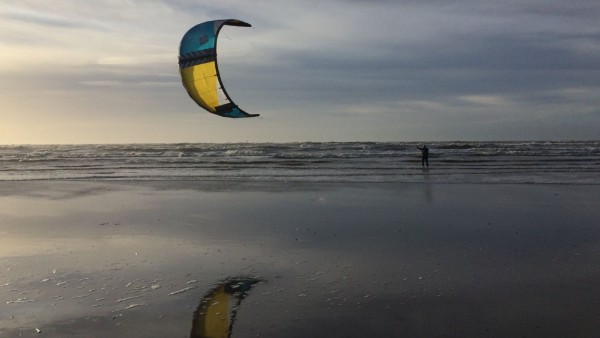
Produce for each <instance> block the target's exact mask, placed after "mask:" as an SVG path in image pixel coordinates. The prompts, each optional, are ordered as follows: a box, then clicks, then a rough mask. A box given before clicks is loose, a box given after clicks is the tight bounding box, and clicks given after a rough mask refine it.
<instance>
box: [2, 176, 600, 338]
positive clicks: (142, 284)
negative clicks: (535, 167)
mask: <svg viewBox="0 0 600 338" xmlns="http://www.w3.org/2000/svg"><path fill="white" fill-rule="evenodd" d="M62 184H66V185H67V186H68V189H66V191H68V194H65V195H60V194H59V193H57V192H56V191H61V184H60V183H54V185H46V184H35V183H31V184H30V186H29V188H28V189H25V190H24V191H25V193H23V191H21V190H18V189H16V188H13V189H12V190H11V191H13V192H12V193H5V194H4V195H1V196H0V234H1V237H0V301H1V302H2V305H1V306H2V316H0V336H2V337H4V336H7V337H12V336H22V337H40V336H47V337H58V338H61V337H107V336H115V337H190V335H192V332H201V333H200V334H197V335H196V336H197V337H198V336H201V335H202V334H204V335H205V336H207V337H208V336H209V335H208V333H207V332H209V331H206V330H205V329H203V330H204V331H203V330H200V329H198V327H199V326H202V325H207V323H212V324H210V325H213V326H212V329H214V330H217V328H218V329H219V330H220V331H210V332H221V333H222V332H227V334H231V337H248V336H260V337H287V338H295V337H313V336H323V337H364V336H402V335H408V336H411V335H412V336H414V335H421V336H436V335H437V336H439V335H444V334H448V335H460V333H464V335H469V334H470V335H477V334H481V335H486V333H489V332H492V333H494V334H496V335H512V334H509V333H515V332H517V333H522V334H524V335H527V334H529V333H532V332H543V333H549V332H559V333H562V332H567V331H569V330H570V331H569V332H575V331H577V330H579V331H577V332H580V333H581V332H583V331H582V330H587V329H593V328H596V327H595V325H596V324H594V323H592V322H590V323H588V322H586V321H585V318H592V317H593V316H587V317H576V318H574V317H570V319H572V321H571V322H572V323H574V324H573V325H574V326H577V327H570V326H568V325H567V324H561V325H562V326H557V324H555V322H554V321H548V320H546V319H547V318H550V317H552V316H555V315H560V313H561V311H563V309H564V308H566V307H569V306H570V305H573V304H577V305H578V306H580V308H581V307H583V308H588V309H591V308H593V307H594V304H593V302H592V301H590V299H595V298H597V297H600V287H596V286H595V285H596V284H597V283H595V281H596V280H597V278H599V277H600V269H599V268H598V266H600V265H599V264H597V263H598V257H599V255H598V253H599V252H600V248H599V247H598V244H597V243H598V242H600V241H599V239H600V235H599V234H598V231H597V230H596V227H595V226H594V225H595V222H596V221H597V217H596V216H597V214H594V212H593V211H590V210H591V209H589V207H586V205H582V204H581V203H577V199H575V198H572V197H573V196H570V197H569V194H571V195H574V196H579V195H580V194H581V193H582V188H581V187H579V188H578V189H574V190H573V191H568V189H567V190H564V189H565V188H562V189H563V190H562V191H561V195H563V196H566V197H563V196H561V199H558V198H557V197H556V195H553V194H548V193H547V190H549V189H551V187H535V188H529V189H528V190H527V191H526V192H527V193H528V194H515V193H512V192H510V189H508V188H503V189H505V190H509V191H508V192H505V191H502V189H498V188H495V189H497V190H495V191H496V192H497V193H498V195H497V196H498V197H497V196H496V195H490V194H484V193H485V190H484V189H483V188H481V187H477V186H469V187H457V188H454V187H452V186H443V187H439V186H427V187H423V186H401V187H399V188H398V189H389V188H381V187H380V188H364V187H359V188H343V189H337V188H332V187H328V188H326V189H320V188H319V189H316V188H315V189H308V188H306V189H296V190H291V191H286V190H285V189H271V190H261V189H248V190H240V191H235V190H234V191H230V190H225V191H223V190H218V189H217V190H215V189H212V190H208V191H206V190H202V189H188V188H183V187H179V188H176V189H175V188H168V187H165V186H160V187H156V186H153V185H144V184H134V185H131V186H128V185H125V186H122V185H115V186H111V185H110V184H106V183H104V184H98V185H94V184H91V183H85V182H82V183H76V182H67V183H62ZM36 187H37V188H36ZM469 189H471V190H472V192H470V193H467V194H466V196H467V197H465V196H462V195H460V193H462V194H465V193H464V191H469ZM588 189H590V191H589V192H588V195H589V196H592V195H593V193H595V192H596V191H595V190H593V189H592V188H588ZM502 194H505V196H509V197H510V199H509V198H504V197H503V195H502ZM58 195H60V196H58ZM57 196H58V197H57ZM457 196H459V197H458V198H457ZM460 196H462V197H460ZM541 196H552V197H551V198H548V197H544V198H542V197H541ZM587 203H588V205H591V204H590V203H592V202H587ZM466 206H468V208H467V207H466ZM538 207H544V208H545V209H544V210H545V211H546V213H544V214H540V213H539V212H538V211H537V210H536V208H538ZM28 210H31V212H28ZM507 210H510V212H507ZM565 210H567V211H565ZM565 212H567V214H565ZM573 217H576V218H577V219H578V223H577V225H573V224H572V223H568V224H567V223H564V224H566V225H564V224H563V221H564V220H565V219H567V218H568V219H571V218H573ZM542 224H543V227H542ZM532 239H535V241H534V240H532ZM232 276H246V278H252V279H246V280H240V279H236V278H234V277H232ZM574 276H576V277H577V278H578V280H580V281H584V282H585V283H580V287H579V288H573V287H570V286H571V284H569V283H570V281H571V279H572V278H573V277H574ZM231 281H234V282H235V283H234V284H236V283H237V284H236V285H237V287H242V289H244V290H243V291H241V293H240V291H236V290H234V289H236V288H234V287H233V284H230V285H228V284H227V283H229V282H231ZM254 281H259V282H257V283H254ZM245 283H246V284H245ZM565 285H567V286H568V287H565ZM582 287H583V289H584V290H582ZM250 289H251V290H250ZM238 290H239V289H238ZM219 292H220V293H219ZM217 294H218V295H219V296H216V295H217ZM211 295H212V296H211ZM240 295H243V302H240V303H239V305H238V304H237V303H238V301H239V299H240V298H238V296H240ZM556 295H560V297H558V296H556ZM207 297H208V298H207ZM211 297H212V298H211ZM207 299H211V300H210V301H209V302H206V300H207ZM224 300H227V301H224ZM549 300H550V301H549ZM207 304H208V305H207ZM541 304H545V309H546V312H544V313H540V312H539V308H540V306H541ZM225 305H227V306H225ZM207 306H209V307H210V306H214V307H212V308H210V309H209V308H207ZM224 309H227V311H235V316H234V319H235V320H234V323H235V325H230V324H227V325H225V321H222V320H217V321H214V320H213V321H210V320H206V316H205V317H202V316H199V313H201V312H204V313H205V314H207V313H211V311H213V310H214V311H213V312H212V313H215V316H216V313H219V316H221V315H222V313H223V311H224ZM513 313H514V314H515V315H514V316H512V315H510V314H513ZM593 313H597V312H593ZM498 314H501V315H502V316H501V317H500V318H499V317H498ZM202 318H203V319H202ZM228 318H229V319H228V321H227V322H228V323H231V320H230V319H231V318H232V317H228ZM523 318H525V319H523ZM577 318H579V319H577ZM594 318H596V317H594ZM213 319H214V318H213ZM200 322H203V323H204V324H202V325H201V324H200ZM571 322H569V321H563V322H561V323H571ZM432 323H435V325H433V324H432ZM556 323H558V322H556ZM536 325H537V326H539V328H538V327H536ZM225 327H227V329H226V330H229V331H223V330H225ZM504 328H513V329H515V328H517V330H516V331H515V330H508V331H504ZM202 332H203V333H202ZM210 332H209V333H210ZM504 333H506V334H504ZM516 335H520V334H516ZM192 337H193V336H192Z"/></svg>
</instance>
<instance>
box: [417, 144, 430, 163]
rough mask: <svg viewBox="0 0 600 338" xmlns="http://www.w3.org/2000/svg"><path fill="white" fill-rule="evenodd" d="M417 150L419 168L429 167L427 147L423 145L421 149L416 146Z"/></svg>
mask: <svg viewBox="0 0 600 338" xmlns="http://www.w3.org/2000/svg"><path fill="white" fill-rule="evenodd" d="M417 149H419V150H420V151H421V166H422V167H425V166H427V167H429V148H427V145H426V144H424V145H423V148H421V147H419V146H417Z"/></svg>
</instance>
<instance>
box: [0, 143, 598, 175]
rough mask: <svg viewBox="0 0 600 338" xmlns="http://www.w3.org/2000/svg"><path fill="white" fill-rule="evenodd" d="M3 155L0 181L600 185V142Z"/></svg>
mask: <svg viewBox="0 0 600 338" xmlns="http://www.w3.org/2000/svg"><path fill="white" fill-rule="evenodd" d="M426 145H427V147H428V148H429V154H430V156H429V167H426V168H423V167H422V166H421V158H420V156H421V152H420V151H419V150H418V149H417V146H422V143H417V142H297V143H179V144H97V145H0V181H34V180H93V181H123V180H124V181H152V180H157V181H166V180H182V181H183V180H194V181H228V182H239V181H244V182H273V181H279V182H311V183H338V182H340V183H419V182H427V183H474V184H478V183H486V184H487V183H510V184H593V185H596V184H600V141H535V142H532V141H528V142H516V141H513V142H428V143H426Z"/></svg>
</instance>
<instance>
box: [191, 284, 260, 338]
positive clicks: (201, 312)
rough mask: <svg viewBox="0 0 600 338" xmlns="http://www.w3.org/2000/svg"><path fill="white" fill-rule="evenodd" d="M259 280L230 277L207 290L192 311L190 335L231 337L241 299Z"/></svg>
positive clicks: (194, 337)
mask: <svg viewBox="0 0 600 338" xmlns="http://www.w3.org/2000/svg"><path fill="white" fill-rule="evenodd" d="M261 281H262V280H260V279H257V278H251V277H232V278H228V279H226V280H224V281H223V282H221V283H220V284H219V285H217V286H216V287H214V288H213V289H211V290H210V291H208V292H207V293H206V295H204V297H202V300H201V301H200V304H199V305H198V308H197V309H196V311H195V312H194V321H193V323H192V333H191V335H190V337H191V338H228V337H231V333H232V330H233V324H234V323H235V317H236V315H237V311H238V309H239V307H240V304H241V302H242V300H243V299H244V298H245V297H246V296H247V295H248V292H249V291H250V289H251V288H252V286H254V284H256V283H258V282H261Z"/></svg>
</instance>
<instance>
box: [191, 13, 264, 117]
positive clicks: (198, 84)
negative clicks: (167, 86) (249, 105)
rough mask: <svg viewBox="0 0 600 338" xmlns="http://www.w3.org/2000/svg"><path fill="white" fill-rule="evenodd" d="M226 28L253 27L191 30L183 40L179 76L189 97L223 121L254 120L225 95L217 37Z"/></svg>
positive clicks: (209, 25) (216, 24) (208, 25)
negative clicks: (230, 118) (218, 59)
mask: <svg viewBox="0 0 600 338" xmlns="http://www.w3.org/2000/svg"><path fill="white" fill-rule="evenodd" d="M225 25H229V26H237V27H251V25H250V24H249V23H246V22H243V21H240V20H234V19H229V20H215V21H207V22H204V23H201V24H199V25H196V26H194V27H192V28H191V29H190V30H189V31H187V33H185V35H184V36H183V38H182V39H181V45H180V46H179V72H180V73H181V81H182V82H183V86H184V87H185V89H186V90H187V92H188V94H190V97H191V98H192V99H193V100H194V101H195V102H196V103H197V104H198V105H199V106H200V107H202V108H204V109H206V110H208V111H209V112H211V113H213V114H216V115H220V116H224V117H233V118H237V117H253V116H258V114H248V113H246V112H245V111H243V110H241V109H240V108H239V107H238V106H237V105H236V104H235V103H233V101H231V98H230V97H229V95H228V94H227V92H226V91H225V88H224V87H223V83H222V81H221V77H220V76H219V67H218V66H217V37H218V35H219V31H220V30H221V28H222V27H223V26H225Z"/></svg>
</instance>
